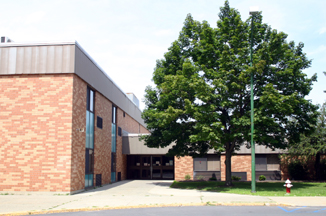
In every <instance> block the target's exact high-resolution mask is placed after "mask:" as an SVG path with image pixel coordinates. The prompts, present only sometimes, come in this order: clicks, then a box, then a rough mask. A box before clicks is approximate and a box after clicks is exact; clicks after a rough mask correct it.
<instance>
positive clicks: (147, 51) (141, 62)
mask: <svg viewBox="0 0 326 216" xmlns="http://www.w3.org/2000/svg"><path fill="white" fill-rule="evenodd" d="M223 5H224V0H173V1H172V0H126V1H123V0H112V1H110V0H78V1H77V0H0V35H1V36H8V37H9V38H11V39H12V40H14V41H15V42H34V41H35V42H36V41H42V42H43V41H67V40H76V41H77V42H78V43H79V44H80V45H81V46H82V47H83V49H84V50H85V51H86V52H87V53H88V54H89V55H90V56H91V57H92V58H93V59H94V60H95V61H96V62H97V64H98V65H100V66H101V68H102V69H104V71H105V72H106V73H107V74H108V75H109V76H110V77H111V78H112V79H113V80H114V82H115V83H117V84H118V86H119V87H120V88H121V89H122V90H123V91H124V92H133V93H134V94H135V95H136V96H137V98H138V99H139V100H140V108H141V109H143V108H144V103H143V102H142V100H143V98H144V90H145V87H146V86H147V85H152V84H153V83H152V81H151V79H152V73H153V69H154V67H155V63H156V60H157V59H161V58H162V57H163V55H164V53H165V52H166V51H167V49H168V47H169V46H170V45H171V43H172V42H173V41H174V40H176V39H177V38H178V35H179V32H180V31H181V28H182V26H183V22H184V20H185V18H186V15H187V14H188V13H191V14H192V16H193V17H194V19H195V20H198V21H203V20H207V21H208V22H209V23H210V25H211V26H212V27H216V21H217V20H218V13H219V8H220V7H221V6H223ZM230 6H231V7H233V8H236V9H238V10H239V12H240V13H241V17H242V20H245V19H247V18H248V17H249V7H250V6H259V9H260V10H261V11H262V12H263V22H264V23H267V24H269V25H270V26H271V27H272V28H273V29H277V30H278V31H283V32H285V33H287V34H288V40H289V41H290V40H294V41H295V43H296V44H297V43H299V42H303V43H304V44H305V48H304V52H305V53H307V56H308V58H310V59H313V61H312V67H311V68H309V69H307V70H305V71H304V72H305V73H307V74H308V76H309V77H311V76H312V74H314V73H317V75H318V82H317V83H315V84H314V86H313V90H312V92H311V93H310V95H309V97H308V98H309V99H312V102H313V103H314V104H316V103H319V104H321V103H323V102H325V101H326V93H323V90H326V76H324V75H323V71H326V64H325V63H326V1H325V0H319V1H317V0H264V1H261V0H242V1H241V0H230Z"/></svg>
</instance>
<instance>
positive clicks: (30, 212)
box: [0, 202, 290, 216]
mask: <svg viewBox="0 0 326 216" xmlns="http://www.w3.org/2000/svg"><path fill="white" fill-rule="evenodd" d="M183 206H290V205H287V204H282V203H210V202H207V203H179V204H157V205H138V206H115V207H96V208H78V209H60V210H46V211H37V210H36V211H24V212H12V213H3V214H0V216H18V215H38V214H54V213H65V212H83V211H84V212H85V211H102V210H113V209H133V208H158V207H183Z"/></svg>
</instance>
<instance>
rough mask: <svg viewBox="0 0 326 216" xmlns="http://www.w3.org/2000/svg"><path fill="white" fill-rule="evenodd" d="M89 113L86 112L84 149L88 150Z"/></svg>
mask: <svg viewBox="0 0 326 216" xmlns="http://www.w3.org/2000/svg"><path fill="white" fill-rule="evenodd" d="M89 113H90V112H89V111H86V148H89V146H90V143H89V140H90V126H89V124H90V122H89Z"/></svg>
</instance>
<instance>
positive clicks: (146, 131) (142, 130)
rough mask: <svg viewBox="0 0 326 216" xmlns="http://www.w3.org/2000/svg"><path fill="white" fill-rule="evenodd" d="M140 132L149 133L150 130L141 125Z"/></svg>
mask: <svg viewBox="0 0 326 216" xmlns="http://www.w3.org/2000/svg"><path fill="white" fill-rule="evenodd" d="M140 133H149V131H148V130H147V129H146V128H145V127H144V126H143V125H140Z"/></svg>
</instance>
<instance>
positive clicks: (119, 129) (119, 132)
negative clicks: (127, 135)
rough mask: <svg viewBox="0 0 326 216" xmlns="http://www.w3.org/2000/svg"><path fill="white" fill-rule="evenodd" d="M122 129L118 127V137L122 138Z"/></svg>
mask: <svg viewBox="0 0 326 216" xmlns="http://www.w3.org/2000/svg"><path fill="white" fill-rule="evenodd" d="M121 131H122V130H121V127H118V136H121V135H122V132H121Z"/></svg>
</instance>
